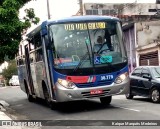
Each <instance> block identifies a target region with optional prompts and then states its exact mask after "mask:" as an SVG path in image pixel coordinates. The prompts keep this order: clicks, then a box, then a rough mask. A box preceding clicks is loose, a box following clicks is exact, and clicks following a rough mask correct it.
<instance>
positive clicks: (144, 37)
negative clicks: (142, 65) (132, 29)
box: [136, 20, 160, 47]
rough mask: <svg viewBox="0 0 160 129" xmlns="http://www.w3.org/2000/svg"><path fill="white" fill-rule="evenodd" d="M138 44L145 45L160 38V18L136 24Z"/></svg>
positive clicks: (139, 45)
mask: <svg viewBox="0 0 160 129" xmlns="http://www.w3.org/2000/svg"><path fill="white" fill-rule="evenodd" d="M136 30H137V31H136V33H137V45H138V47H141V46H145V45H148V44H151V43H154V42H157V41H158V40H160V20H159V21H150V22H139V23H137V24H136Z"/></svg>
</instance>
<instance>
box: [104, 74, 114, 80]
mask: <svg viewBox="0 0 160 129" xmlns="http://www.w3.org/2000/svg"><path fill="white" fill-rule="evenodd" d="M111 79H113V75H104V76H101V81H104V80H111Z"/></svg>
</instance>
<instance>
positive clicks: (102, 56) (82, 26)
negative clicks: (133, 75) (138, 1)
mask: <svg viewBox="0 0 160 129" xmlns="http://www.w3.org/2000/svg"><path fill="white" fill-rule="evenodd" d="M49 32H50V38H51V42H52V44H53V46H52V48H53V56H54V68H56V69H73V70H74V71H76V70H77V69H84V68H93V67H94V68H98V67H106V66H108V65H114V64H119V63H122V62H125V61H126V59H127V58H126V51H125V49H124V43H123V42H124V41H123V35H122V29H121V25H120V23H119V22H118V21H96V22H81V23H65V24H52V25H50V29H49Z"/></svg>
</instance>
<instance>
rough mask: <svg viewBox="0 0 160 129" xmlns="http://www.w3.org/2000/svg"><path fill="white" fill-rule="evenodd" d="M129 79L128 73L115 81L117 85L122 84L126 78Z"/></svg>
mask: <svg viewBox="0 0 160 129" xmlns="http://www.w3.org/2000/svg"><path fill="white" fill-rule="evenodd" d="M127 77H128V72H125V73H123V74H121V75H119V76H118V77H117V78H116V79H115V81H114V82H115V83H117V84H120V83H122V82H123V81H124V80H125V79H126V78H127Z"/></svg>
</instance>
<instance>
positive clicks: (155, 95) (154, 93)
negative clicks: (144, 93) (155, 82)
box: [152, 89, 159, 102]
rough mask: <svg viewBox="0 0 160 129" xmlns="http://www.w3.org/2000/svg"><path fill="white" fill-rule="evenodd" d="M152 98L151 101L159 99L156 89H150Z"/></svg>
mask: <svg viewBox="0 0 160 129" xmlns="http://www.w3.org/2000/svg"><path fill="white" fill-rule="evenodd" d="M152 100H153V102H157V101H158V100H159V91H158V90H157V89H156V90H153V91H152Z"/></svg>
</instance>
